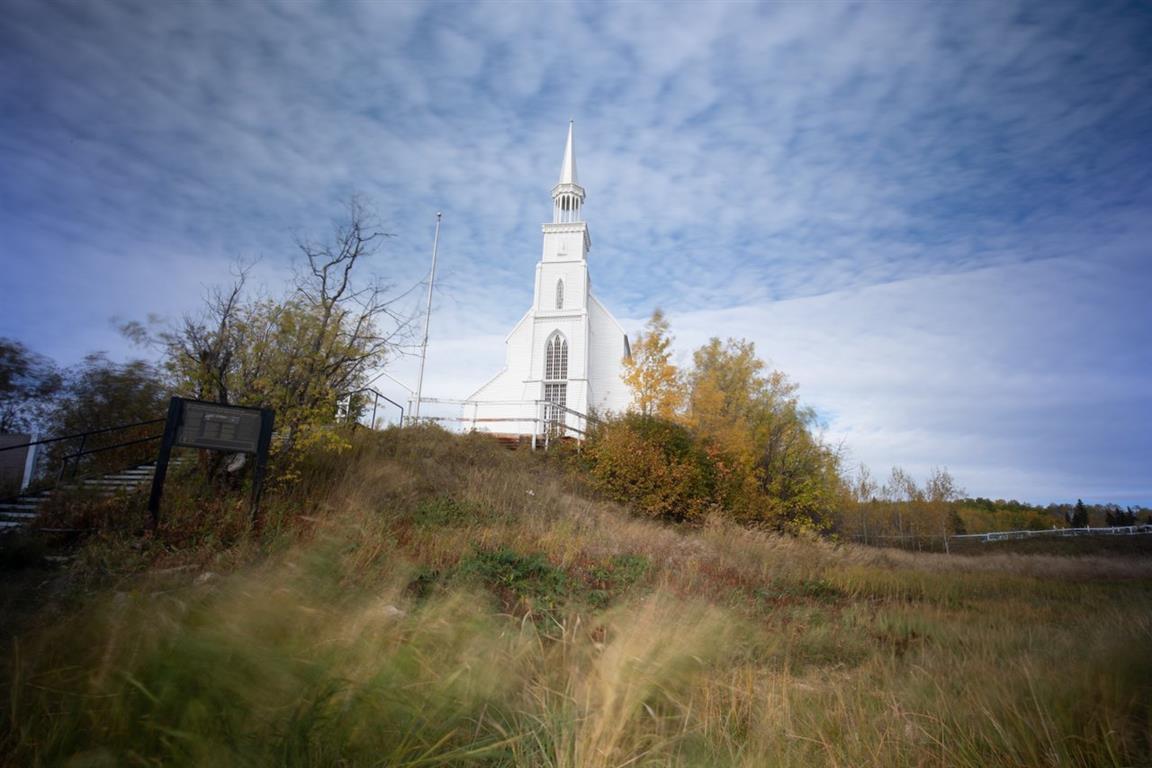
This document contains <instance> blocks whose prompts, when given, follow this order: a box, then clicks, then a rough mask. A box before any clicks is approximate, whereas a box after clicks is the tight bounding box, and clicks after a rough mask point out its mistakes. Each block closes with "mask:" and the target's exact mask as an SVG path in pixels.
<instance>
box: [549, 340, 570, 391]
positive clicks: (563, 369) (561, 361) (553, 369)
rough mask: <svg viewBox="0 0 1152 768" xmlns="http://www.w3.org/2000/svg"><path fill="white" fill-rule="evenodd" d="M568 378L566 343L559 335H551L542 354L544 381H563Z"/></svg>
mask: <svg viewBox="0 0 1152 768" xmlns="http://www.w3.org/2000/svg"><path fill="white" fill-rule="evenodd" d="M567 378H568V342H567V341H565V340H564V337H563V336H562V335H560V334H559V333H554V334H552V338H550V339H548V345H547V347H546V349H545V352H544V379H545V380H546V381H563V380H565V379H567Z"/></svg>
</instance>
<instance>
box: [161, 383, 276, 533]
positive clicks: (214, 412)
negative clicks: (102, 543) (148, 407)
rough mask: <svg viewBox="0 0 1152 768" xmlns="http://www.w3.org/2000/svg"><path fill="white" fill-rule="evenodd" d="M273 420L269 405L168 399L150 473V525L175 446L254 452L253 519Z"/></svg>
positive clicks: (262, 478)
mask: <svg viewBox="0 0 1152 768" xmlns="http://www.w3.org/2000/svg"><path fill="white" fill-rule="evenodd" d="M274 421H275V414H274V413H273V412H272V409H270V408H244V407H241V406H236V405H221V404H219V403H207V402H204V401H202V400H189V399H187V398H183V397H173V398H172V399H171V400H169V401H168V418H167V419H166V420H165V422H164V435H163V437H162V438H161V442H160V455H159V456H158V457H157V458H156V473H155V474H154V475H153V476H152V493H151V495H150V496H149V497H148V514H149V515H150V516H151V518H152V527H153V528H156V526H157V525H159V523H160V499H161V497H162V496H163V495H164V480H165V478H166V477H167V475H168V461H169V459H171V457H172V449H173V448H174V447H176V446H181V447H185V448H202V449H207V450H210V451H227V452H228V453H249V454H254V455H255V457H256V460H255V464H254V466H253V472H252V519H253V521H255V519H256V513H257V510H258V509H259V505H260V494H261V492H262V491H263V489H264V471H265V469H266V468H267V466H268V448H269V446H270V445H271V443H272V427H273V424H274Z"/></svg>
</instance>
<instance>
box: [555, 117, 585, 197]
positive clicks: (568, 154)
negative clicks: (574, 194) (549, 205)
mask: <svg viewBox="0 0 1152 768" xmlns="http://www.w3.org/2000/svg"><path fill="white" fill-rule="evenodd" d="M574 122H575V121H573V120H569V121H568V143H567V144H565V145H564V165H562V166H561V167H560V182H559V183H561V184H579V183H580V182H578V181H577V180H576V148H575V146H574V145H573V142H572V125H573V123H574Z"/></svg>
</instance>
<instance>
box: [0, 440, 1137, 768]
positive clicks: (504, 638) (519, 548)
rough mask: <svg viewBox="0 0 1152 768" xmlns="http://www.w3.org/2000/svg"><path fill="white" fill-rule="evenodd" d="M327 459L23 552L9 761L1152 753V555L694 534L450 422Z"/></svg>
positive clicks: (591, 762) (1077, 760)
mask: <svg viewBox="0 0 1152 768" xmlns="http://www.w3.org/2000/svg"><path fill="white" fill-rule="evenodd" d="M303 475H304V477H303V480H302V481H301V482H300V484H299V485H298V486H296V487H294V488H293V489H290V490H282V491H279V492H277V491H273V493H272V494H271V495H270V497H269V500H268V504H267V505H266V506H267V517H266V520H265V524H264V526H263V527H262V529H261V530H260V531H259V532H258V533H255V534H253V533H248V532H247V531H246V529H245V526H244V519H245V511H246V510H245V509H244V507H243V504H242V502H241V501H239V500H232V501H227V502H219V501H213V500H211V499H210V498H209V497H208V496H206V495H205V496H203V497H201V496H199V495H198V492H196V491H195V490H194V489H191V486H189V489H188V490H185V491H183V495H181V493H182V492H181V491H180V490H179V484H178V483H177V484H174V485H175V487H176V490H174V491H173V496H172V499H171V502H170V504H169V507H170V508H171V512H170V514H169V517H168V518H167V521H166V524H165V528H164V529H163V530H162V531H161V532H159V534H157V535H156V536H154V537H144V538H141V537H139V536H136V535H134V534H132V533H131V532H130V530H126V531H124V532H120V533H116V532H110V533H107V534H105V535H101V536H99V537H95V538H93V539H90V540H89V541H87V542H86V543H85V544H84V545H83V546H81V547H79V548H78V549H76V550H75V558H74V559H73V560H72V561H71V563H70V564H69V565H68V566H67V567H65V568H62V569H60V570H58V571H56V572H54V573H52V574H50V575H49V574H45V573H44V572H43V571H42V570H40V566H39V565H30V563H34V562H38V561H37V560H36V558H34V557H30V556H24V557H23V558H22V559H21V558H19V557H14V556H9V557H8V559H7V562H8V563H9V565H8V570H7V571H6V572H5V576H6V577H8V583H9V584H10V585H20V586H21V589H22V590H23V591H22V592H21V594H23V595H25V598H24V599H23V602H21V601H18V600H15V599H14V598H12V597H11V596H12V595H13V594H14V590H13V589H11V588H10V589H9V590H8V592H7V594H8V595H9V599H7V600H6V601H5V602H4V603H3V604H2V605H3V607H4V609H5V610H6V612H8V614H9V618H10V619H11V620H10V621H6V622H4V624H5V626H6V627H8V629H6V630H5V635H6V636H7V637H6V640H7V642H8V662H9V663H8V665H7V668H6V675H7V680H6V688H7V689H8V691H9V696H8V697H7V698H6V700H5V701H4V703H3V705H2V707H3V712H2V716H3V721H2V722H3V725H0V754H2V755H3V756H4V757H3V758H2V759H3V762H4V764H7V765H21V766H23V765H60V764H66V765H84V766H100V765H109V766H113V765H115V766H120V765H213V766H230V765H237V766H242V765H243V766H249V765H251V766H256V765H341V766H343V765H388V766H433V765H477V766H556V767H561V766H564V767H570V768H596V767H597V766H605V767H607V766H619V767H621V768H623V766H667V765H683V766H749V767H752V766H757V767H759V766H789V765H793V766H810V765H834V766H933V765H941V766H943V765H947V766H952V765H956V766H1041V765H1051V766H1089V765H1092V766H1094V765H1105V766H1136V765H1149V764H1152V578H1150V577H1152V560H1149V559H1148V558H1146V557H1141V556H1129V557H1123V558H1117V557H1106V556H1088V557H1067V556H1053V555H1028V554H1004V555H998V554H983V555H981V556H979V557H975V556H963V555H952V556H947V555H941V554H915V553H906V552H900V551H892V550H878V549H867V548H862V547H855V546H839V545H836V544H834V543H829V542H826V541H818V540H798V539H786V538H779V537H775V536H771V535H766V534H763V533H757V532H754V531H748V530H744V529H740V528H737V527H733V526H731V525H728V524H725V523H723V522H715V523H712V524H709V525H707V526H704V527H703V528H698V529H674V528H669V527H663V526H659V525H656V524H652V523H649V522H645V521H641V520H638V519H636V518H633V517H630V516H629V515H628V514H627V513H626V512H625V511H624V510H621V509H620V508H618V507H616V506H614V505H611V504H608V503H604V502H601V501H597V500H595V499H592V498H590V497H588V496H587V495H586V494H585V493H584V492H583V490H582V487H583V486H582V483H581V481H580V480H579V478H578V477H576V476H574V475H573V474H572V472H571V471H570V470H569V469H568V468H567V467H566V465H565V463H564V462H563V461H562V460H561V459H559V458H557V457H555V456H552V457H542V456H539V455H532V454H530V453H527V452H508V451H504V450H502V449H499V448H496V447H494V446H491V445H489V444H488V443H486V442H484V441H483V440H481V439H477V438H470V439H469V438H453V437H449V436H447V435H444V434H442V433H438V432H435V431H407V432H404V433H400V432H396V431H391V432H387V433H383V434H380V435H364V436H361V437H360V438H359V439H358V440H357V441H356V443H355V446H354V448H353V449H352V450H351V451H348V452H346V453H344V454H342V455H340V456H316V457H314V460H313V461H312V462H311V464H309V465H308V466H307V467H305V470H304V473H303ZM60 514H67V510H63V511H61V512H60ZM128 528H131V525H129V526H128ZM21 546H23V547H25V548H32V549H33V550H34V549H35V546H36V545H34V544H29V543H28V542H25V543H24V544H22V545H21ZM28 590H31V591H32V592H31V593H32V594H35V595H37V599H36V600H35V601H30V600H28V599H27V595H28V594H29V591H28Z"/></svg>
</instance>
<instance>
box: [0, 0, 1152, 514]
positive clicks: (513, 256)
mask: <svg viewBox="0 0 1152 768" xmlns="http://www.w3.org/2000/svg"><path fill="white" fill-rule="evenodd" d="M1149 94H1152V6H1149V5H1148V4H1145V3H1133V4H1120V3H1109V2H1084V3H1064V2H1022V3H1018V2H1010V1H1008V0H997V2H970V3H930V2H925V3H888V2H883V3H882V2H874V3H868V4H848V3H832V2H822V3H786V4H770V5H755V4H751V3H730V4H724V3H710V4H662V5H660V4H655V3H639V2H636V3H626V4H602V3H596V4H564V3H548V4H544V3H539V4H528V3H496V4H480V3H468V4H447V3H436V4H403V3H398V2H372V3H341V4H324V3H317V4H311V3H303V2H291V3H281V4H258V3H250V2H235V3H200V2H167V3H164V2H160V3H157V2H140V3H129V2H114V1H113V0H105V1H104V2H100V3H90V2H74V3H58V2H25V1H24V0H9V2H7V3H6V4H5V13H4V14H3V15H2V16H0V281H3V287H2V292H0V302H2V306H0V334H2V335H7V336H13V337H16V338H19V339H21V340H23V341H25V342H26V343H27V344H29V345H30V346H32V347H33V348H35V349H37V350H39V351H42V352H44V353H46V354H49V355H51V356H53V357H55V358H57V359H58V360H61V361H63V362H72V361H75V360H77V359H79V358H80V357H81V356H82V355H83V354H84V353H85V352H88V351H90V350H93V349H105V350H109V351H110V352H111V353H112V354H113V355H115V356H126V355H129V354H133V350H131V349H130V348H129V347H128V346H127V345H126V344H125V342H124V341H123V340H121V339H120V338H119V337H118V336H117V334H116V331H115V320H114V318H121V319H142V318H144V317H146V316H148V315H150V314H156V315H160V316H163V317H168V318H173V319H175V318H179V316H180V315H181V314H183V313H185V312H188V311H192V310H194V309H195V308H196V306H197V303H198V301H199V298H200V296H201V294H202V292H203V287H204V286H206V285H211V284H214V283H219V282H223V281H226V280H227V277H228V267H229V264H230V262H232V261H233V260H234V259H236V258H253V257H259V258H260V262H259V266H258V267H257V273H258V277H259V279H260V280H261V281H262V282H264V283H265V284H266V285H268V286H269V287H270V289H271V290H277V289H278V287H279V286H280V285H281V284H282V283H283V281H284V280H285V279H286V278H287V276H288V274H289V273H290V269H291V266H292V264H293V259H294V248H293V244H292V243H293V237H294V235H297V234H303V235H312V236H322V235H323V234H324V233H325V232H326V231H327V229H328V227H329V226H330V222H331V220H332V218H333V217H334V216H336V215H337V214H338V212H339V209H340V201H341V200H342V199H345V198H346V197H347V196H348V195H349V194H351V193H353V192H357V193H360V194H362V195H363V196H364V197H365V198H366V199H367V200H369V201H370V202H371V203H372V204H373V205H374V207H375V208H376V210H377V211H378V212H379V214H380V216H381V218H382V219H383V220H384V222H385V224H386V228H387V229H388V230H389V231H390V232H392V233H394V234H395V235H396V237H395V238H393V239H392V240H390V241H389V243H388V245H387V247H386V248H385V249H384V250H383V251H382V252H381V253H380V254H379V256H378V257H376V263H375V264H374V269H375V270H376V271H377V272H378V273H379V274H381V275H382V276H385V277H386V278H388V279H389V280H391V281H393V282H394V283H395V284H396V285H397V286H407V285H410V284H411V283H413V282H415V281H418V280H420V279H421V276H422V275H423V274H424V273H425V271H426V269H427V261H428V256H429V252H430V245H431V235H432V228H433V224H434V221H435V212H436V211H437V210H442V211H443V212H444V228H443V233H442V238H441V265H442V273H441V274H442V278H443V279H442V282H441V283H440V285H439V286H438V290H437V295H436V310H435V315H434V321H433V326H432V344H431V346H430V351H429V363H428V365H429V369H428V380H427V384H426V392H429V393H431V394H437V395H442V396H445V397H459V396H463V395H466V394H468V393H469V392H470V391H471V390H472V389H474V387H475V386H476V385H477V384H479V383H481V382H483V381H484V380H486V379H487V378H488V377H489V376H491V375H492V374H493V373H495V371H496V370H498V369H499V368H500V366H501V364H502V360H503V349H502V339H503V335H504V334H505V333H506V332H507V331H508V330H509V329H510V328H511V327H512V325H513V324H514V323H515V321H516V320H517V319H518V318H519V317H520V315H521V314H522V313H523V311H524V310H525V309H526V308H527V307H528V305H529V303H530V301H531V287H532V274H533V267H534V264H535V262H536V260H537V259H538V258H539V252H540V232H539V224H540V223H541V222H543V221H544V220H546V218H547V217H548V216H549V215H550V202H549V199H548V191H549V189H550V188H551V185H552V184H553V183H554V182H555V177H556V175H557V173H558V171H559V166H560V159H561V157H560V156H561V150H562V148H563V141H564V133H565V130H566V127H567V121H568V120H569V119H575V120H576V143H577V156H578V164H579V168H580V176H581V181H582V183H583V184H584V186H585V187H586V188H587V190H588V202H587V206H586V209H585V214H586V219H587V220H588V221H589V225H590V228H591V232H592V239H593V249H592V252H591V254H590V265H591V270H592V279H593V286H594V290H595V291H596V293H597V295H598V296H599V297H600V298H601V299H602V300H603V301H604V302H605V304H606V305H607V306H608V307H609V308H610V309H611V310H612V311H613V312H614V313H615V314H616V315H617V317H619V318H620V319H621V321H622V322H623V323H624V325H625V327H626V328H628V329H629V330H635V329H638V328H639V327H640V324H641V323H642V321H643V318H644V317H645V316H646V315H647V314H648V313H649V312H650V311H651V310H652V308H653V307H655V306H657V305H659V306H662V307H663V308H664V309H665V310H666V311H667V312H668V314H669V316H670V319H671V321H672V324H673V331H674V332H675V333H676V335H677V337H678V350H679V353H680V355H681V356H682V359H687V356H688V354H689V353H690V351H691V349H692V348H693V347H694V346H695V345H697V344H699V343H702V342H703V341H704V340H706V339H707V338H708V337H709V336H711V335H719V336H737V337H746V338H749V339H752V340H754V341H755V342H756V343H757V347H758V349H759V351H760V352H761V353H762V355H764V356H765V357H767V358H769V359H770V360H771V362H772V363H773V364H774V365H775V366H777V367H779V368H781V369H782V370H784V371H786V372H787V373H788V374H789V375H791V376H792V378H794V379H795V380H796V381H798V382H799V383H800V385H801V395H802V397H803V398H804V399H805V401H806V402H808V403H810V404H812V405H813V406H815V407H816V408H817V409H818V410H819V411H820V413H821V414H823V415H824V417H825V420H826V422H827V435H828V437H829V439H832V440H835V441H838V442H840V441H842V442H843V444H844V446H845V449H846V451H847V454H848V457H849V461H850V462H853V463H854V462H857V461H863V462H866V463H867V464H869V465H870V466H871V467H872V469H873V471H874V472H875V473H877V474H881V475H883V474H886V473H887V469H888V467H890V466H891V465H893V464H900V465H902V466H904V467H906V468H908V469H910V470H912V471H913V473H916V474H921V475H923V474H924V473H926V472H927V471H928V470H929V469H930V468H931V467H933V466H937V465H941V466H947V467H948V468H949V469H950V470H951V471H952V472H953V474H954V475H955V476H956V477H957V479H958V480H959V482H960V483H961V484H962V485H963V486H964V487H965V488H966V489H967V490H968V491H969V492H970V493H972V494H973V495H985V496H993V497H996V496H1002V497H1017V498H1023V499H1029V500H1034V501H1045V502H1046V501H1052V500H1069V499H1075V498H1076V497H1083V498H1084V499H1085V500H1096V501H1117V502H1120V503H1125V502H1128V503H1135V502H1140V503H1152V472H1150V469H1152V436H1150V435H1152V430H1150V428H1149V427H1150V426H1152V386H1150V385H1152V310H1150V309H1149V305H1148V296H1149V294H1150V293H1152V266H1150V265H1152V96H1150V95H1149ZM389 371H390V373H392V374H393V375H395V376H396V378H398V379H400V380H401V381H404V382H405V383H409V384H411V383H412V382H413V381H414V379H415V375H414V368H413V366H412V362H411V361H410V360H398V361H396V363H395V364H394V365H393V366H392V367H391V368H390V369H389ZM384 381H385V382H387V380H386V379H385V380H384ZM389 386H392V387H393V389H392V390H390V391H391V393H392V394H393V396H396V397H397V399H399V398H400V396H403V390H402V389H399V388H397V387H396V386H395V385H391V384H389Z"/></svg>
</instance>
